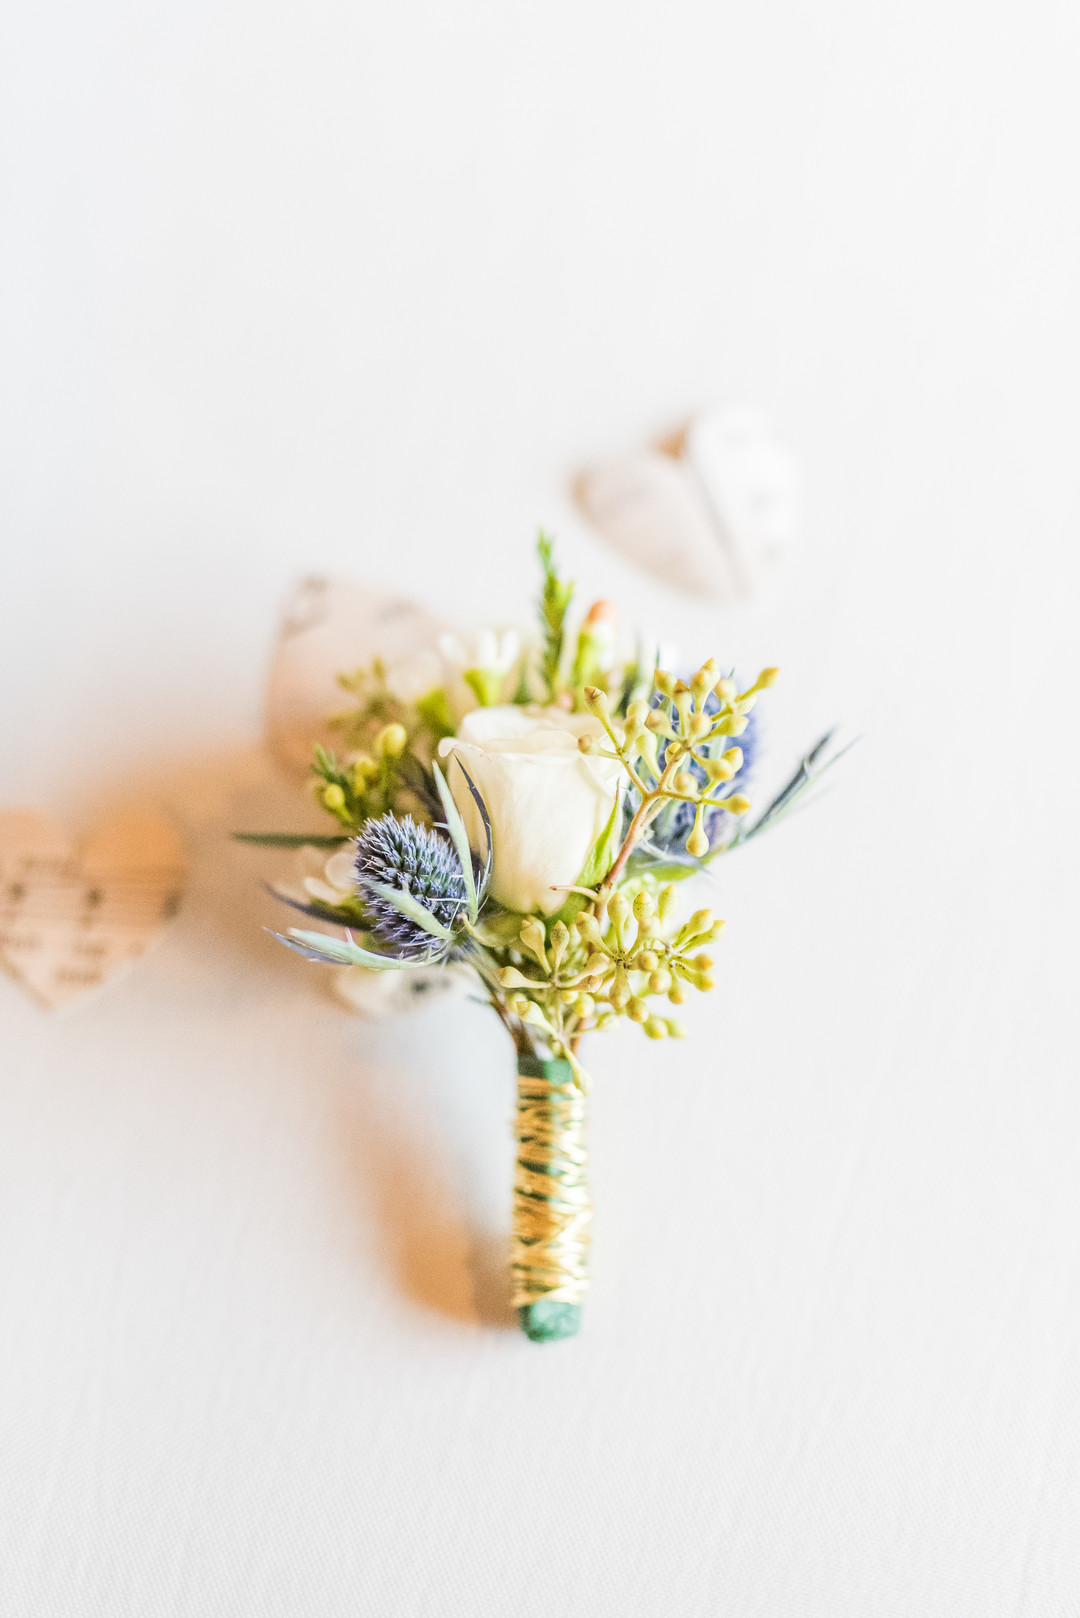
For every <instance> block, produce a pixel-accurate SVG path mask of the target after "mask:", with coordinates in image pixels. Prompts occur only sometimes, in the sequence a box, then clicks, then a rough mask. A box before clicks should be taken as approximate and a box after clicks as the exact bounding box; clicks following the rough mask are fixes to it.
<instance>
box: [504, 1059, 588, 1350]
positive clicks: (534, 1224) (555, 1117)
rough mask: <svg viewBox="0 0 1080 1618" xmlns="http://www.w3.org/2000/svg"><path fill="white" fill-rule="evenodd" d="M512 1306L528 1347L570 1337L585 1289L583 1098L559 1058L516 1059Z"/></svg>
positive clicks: (568, 1068) (578, 1321) (571, 1072)
mask: <svg viewBox="0 0 1080 1618" xmlns="http://www.w3.org/2000/svg"><path fill="white" fill-rule="evenodd" d="M517 1070H518V1086H517V1161H516V1167H515V1173H514V1216H513V1242H512V1251H511V1269H512V1274H513V1304H514V1307H515V1308H516V1309H517V1311H518V1318H519V1320H520V1322H521V1329H522V1331H524V1333H525V1335H526V1336H527V1337H529V1338H531V1340H532V1341H533V1342H534V1343H548V1342H553V1341H555V1340H557V1339H558V1338H561V1337H573V1336H574V1334H575V1333H576V1332H577V1330H578V1328H579V1326H580V1324H581V1300H582V1298H583V1296H584V1293H585V1289H586V1287H587V1286H588V1268H587V1265H588V1250H589V1225H590V1223H591V1220H592V1204H591V1202H590V1200H589V1186H588V1165H589V1154H588V1149H587V1147H586V1144H585V1119H586V1101H585V1097H584V1095H583V1094H582V1092H581V1091H580V1090H579V1089H578V1088H577V1087H576V1085H575V1083H574V1070H573V1068H572V1067H571V1065H570V1063H569V1062H567V1061H562V1060H544V1059H543V1058H541V1057H538V1056H524V1055H520V1054H519V1056H518V1063H517Z"/></svg>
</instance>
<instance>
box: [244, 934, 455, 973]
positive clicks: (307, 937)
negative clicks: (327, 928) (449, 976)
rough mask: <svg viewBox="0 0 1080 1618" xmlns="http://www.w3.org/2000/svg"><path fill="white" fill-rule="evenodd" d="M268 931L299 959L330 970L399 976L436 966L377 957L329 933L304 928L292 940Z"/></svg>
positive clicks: (369, 951) (347, 940)
mask: <svg viewBox="0 0 1080 1618" xmlns="http://www.w3.org/2000/svg"><path fill="white" fill-rule="evenodd" d="M267 931H268V932H270V934H271V937H273V938H276V939H278V940H279V941H280V942H281V943H282V944H285V945H287V947H288V948H289V949H293V950H295V951H296V952H297V954H298V955H303V956H305V957H306V958H307V959H308V960H309V961H325V962H327V963H328V964H329V965H330V966H364V967H367V969H368V970H369V971H371V972H396V971H399V970H402V969H405V968H409V967H417V966H430V965H432V964H433V963H432V961H431V960H430V959H428V960H418V961H415V960H410V961H401V960H398V959H397V958H396V957H395V956H393V955H376V954H375V953H374V952H373V951H372V950H369V949H361V948H360V945H359V944H354V943H353V941H352V939H351V938H349V939H344V938H331V937H330V934H329V933H316V932H307V931H305V930H304V929H303V928H300V927H290V928H289V935H290V936H288V937H286V935H285V934H284V933H275V932H273V931H272V929H269V928H268V929H267Z"/></svg>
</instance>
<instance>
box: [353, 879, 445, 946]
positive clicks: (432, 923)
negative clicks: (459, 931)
mask: <svg viewBox="0 0 1080 1618" xmlns="http://www.w3.org/2000/svg"><path fill="white" fill-rule="evenodd" d="M364 887H365V888H370V890H371V892H372V893H377V894H378V895H379V897H380V899H385V900H386V902H387V904H391V905H393V907H394V909H395V910H397V911H399V912H400V914H401V915H403V916H408V918H409V920H410V921H412V922H415V923H416V925H417V926H418V927H422V928H423V930H424V932H425V933H430V934H431V936H432V938H439V939H441V940H442V941H443V943H446V942H447V941H448V940H449V939H451V938H453V936H454V935H453V933H452V932H451V931H450V929H449V927H444V926H443V924H442V922H441V921H439V920H438V919H437V918H436V917H435V916H433V915H432V914H431V911H430V910H425V909H424V906H423V905H422V904H420V903H419V902H418V901H417V900H416V899H414V898H413V896H412V894H411V893H406V892H405V890H404V888H392V887H391V886H390V884H389V883H388V882H372V881H371V880H370V878H365V879H364Z"/></svg>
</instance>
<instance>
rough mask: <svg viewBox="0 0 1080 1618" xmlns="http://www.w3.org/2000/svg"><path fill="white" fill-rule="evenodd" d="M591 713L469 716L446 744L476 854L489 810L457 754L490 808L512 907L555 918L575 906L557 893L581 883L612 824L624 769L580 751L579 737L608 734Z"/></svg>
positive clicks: (505, 894)
mask: <svg viewBox="0 0 1080 1618" xmlns="http://www.w3.org/2000/svg"><path fill="white" fill-rule="evenodd" d="M602 735H603V727H602V726H601V725H600V723H599V721H598V720H596V719H594V718H593V717H592V715H591V714H568V713H566V712H565V711H564V710H563V709H561V708H543V709H538V710H536V709H534V710H529V709H525V708H520V707H515V706H513V705H508V706H504V707H498V708H477V709H475V710H474V711H473V712H472V713H469V714H466V715H465V718H464V719H463V720H462V721H461V727H460V730H459V732H458V734H457V735H456V736H449V737H447V738H446V740H445V741H443V742H441V743H440V745H439V753H440V755H441V756H442V757H443V758H444V759H446V760H447V761H448V771H447V780H448V783H449V786H450V790H451V792H452V793H453V795H454V802H455V803H456V804H457V806H458V808H459V810H460V811H461V814H462V817H463V818H464V821H465V825H466V828H467V830H468V833H469V839H470V841H471V843H472V845H473V847H474V848H482V847H483V830H482V826H481V822H480V815H479V811H478V810H477V807H476V805H475V803H474V802H473V798H472V794H471V793H470V791H469V789H468V786H467V784H466V782H465V779H464V777H463V776H462V774H461V771H460V770H455V769H453V768H452V767H450V762H449V761H451V755H456V756H457V757H458V758H459V759H460V761H461V763H462V764H463V765H464V766H465V768H466V770H468V772H469V775H470V776H471V777H472V780H473V782H474V784H475V786H476V788H477V791H478V792H479V793H480V796H481V797H482V798H483V800H484V802H485V804H486V805H487V811H488V814H489V815H490V817H491V824H492V842H493V846H494V864H493V868H492V875H491V888H490V892H491V894H492V897H493V898H494V899H496V900H497V901H498V902H499V904H501V905H504V906H505V907H506V908H507V909H508V910H517V911H520V912H522V913H529V912H537V911H538V912H539V913H540V914H542V915H545V916H550V915H551V914H552V913H553V912H554V911H556V910H558V909H559V908H560V907H561V906H562V904H563V903H564V902H565V899H566V894H565V893H561V892H556V891H554V890H555V889H558V888H567V887H570V886H571V885H572V884H573V883H574V882H576V881H577V879H578V876H579V874H580V872H581V869H582V867H583V866H584V864H585V861H586V859H587V858H588V855H589V851H590V849H591V848H592V846H593V844H594V843H595V842H596V839H597V838H598V837H599V835H600V833H601V832H602V831H603V829H604V827H605V825H606V824H607V822H608V819H609V818H610V815H611V811H612V808H613V806H614V803H615V799H616V797H617V795H618V792H619V787H620V783H621V778H622V767H621V765H620V764H619V763H618V761H617V760H616V759H609V758H596V757H593V756H590V755H587V754H585V753H582V752H580V751H579V750H578V737H579V736H602Z"/></svg>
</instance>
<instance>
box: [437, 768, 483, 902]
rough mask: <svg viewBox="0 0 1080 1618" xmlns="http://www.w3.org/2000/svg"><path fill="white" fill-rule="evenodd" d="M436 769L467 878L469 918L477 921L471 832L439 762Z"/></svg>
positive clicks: (452, 833)
mask: <svg viewBox="0 0 1080 1618" xmlns="http://www.w3.org/2000/svg"><path fill="white" fill-rule="evenodd" d="M431 767H432V769H433V770H434V771H435V785H436V787H437V788H438V790H439V797H440V798H441V799H442V806H443V813H444V814H445V816H446V829H447V831H448V832H449V833H450V836H451V839H452V840H453V844H454V847H455V848H456V849H457V857H458V859H459V860H460V861H461V871H462V875H463V876H464V878H465V897H466V899H467V900H468V904H469V920H470V921H475V920H476V918H477V915H478V914H479V909H480V906H479V903H478V902H477V897H476V881H475V879H474V877H473V868H472V850H471V849H470V847H469V834H468V832H467V831H466V830H465V822H464V820H463V819H462V818H461V811H460V810H459V809H458V806H457V804H456V803H455V802H454V799H453V796H452V794H451V791H450V788H449V787H448V786H447V784H446V781H445V780H444V778H443V773H442V771H441V770H440V768H439V766H438V765H437V764H433V765H432V766H431Z"/></svg>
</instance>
